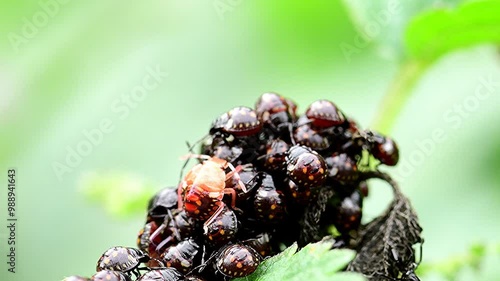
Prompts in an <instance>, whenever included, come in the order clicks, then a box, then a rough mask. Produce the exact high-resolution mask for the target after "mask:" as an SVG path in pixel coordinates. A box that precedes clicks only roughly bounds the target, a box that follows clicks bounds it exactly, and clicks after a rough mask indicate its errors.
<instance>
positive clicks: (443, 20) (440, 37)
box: [405, 0, 500, 61]
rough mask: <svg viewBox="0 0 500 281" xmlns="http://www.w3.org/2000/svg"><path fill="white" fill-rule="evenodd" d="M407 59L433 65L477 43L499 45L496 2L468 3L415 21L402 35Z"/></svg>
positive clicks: (499, 16)
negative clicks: (434, 62)
mask: <svg viewBox="0 0 500 281" xmlns="http://www.w3.org/2000/svg"><path fill="white" fill-rule="evenodd" d="M405 43H406V47H407V50H408V55H409V56H410V57H413V58H418V59H419V60H426V61H433V60H435V59H437V58H439V57H440V56H442V55H444V54H446V53H448V52H450V51H454V50H456V49H458V48H463V47H467V46H471V45H475V44H480V43H497V44H498V43H500V1H498V0H483V1H474V2H468V3H466V4H463V5H461V6H460V7H458V8H457V9H455V10H433V11H429V12H427V13H424V14H422V15H420V16H418V17H416V18H415V19H414V20H413V21H412V22H411V23H410V24H409V26H408V28H407V30H406V34H405Z"/></svg>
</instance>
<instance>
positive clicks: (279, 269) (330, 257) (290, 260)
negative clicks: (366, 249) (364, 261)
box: [235, 242, 366, 281]
mask: <svg viewBox="0 0 500 281" xmlns="http://www.w3.org/2000/svg"><path fill="white" fill-rule="evenodd" d="M331 247H332V243H331V242H318V243H314V244H309V245H307V246H306V247H304V248H303V249H302V250H300V251H299V252H296V251H297V248H298V247H297V245H296V244H294V245H292V246H290V247H289V248H287V249H286V250H285V251H283V252H282V253H281V254H279V255H276V256H274V257H271V258H269V259H267V260H265V261H264V262H262V264H261V265H260V266H259V267H258V268H257V270H256V271H255V272H254V273H252V274H251V275H249V276H247V277H243V278H238V279H235V280H239V281H257V280H258V281H267V280H269V281H271V280H283V281H295V280H297V281H299V280H307V279H311V280H315V281H322V280H325V281H326V280H328V281H330V280H333V281H335V280H337V281H362V280H366V279H365V278H364V277H363V276H362V275H360V274H357V273H352V272H339V271H340V270H342V269H343V268H345V267H346V266H347V264H348V263H349V262H350V261H351V260H352V259H353V258H354V255H355V253H354V252H353V251H351V250H330V249H331Z"/></svg>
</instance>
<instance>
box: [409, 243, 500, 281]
mask: <svg viewBox="0 0 500 281" xmlns="http://www.w3.org/2000/svg"><path fill="white" fill-rule="evenodd" d="M499 264H500V244H499V245H484V244H476V245H473V246H471V247H470V249H469V251H468V252H467V253H466V254H464V255H460V256H455V257H451V258H449V259H447V260H444V261H441V262H437V263H423V264H422V265H421V266H420V267H419V268H418V273H419V275H422V276H423V280H436V281H438V280H439V281H441V280H442V281H452V280H457V281H462V280H464V281H465V280H476V281H494V280H500V267H499V266H498V265H499Z"/></svg>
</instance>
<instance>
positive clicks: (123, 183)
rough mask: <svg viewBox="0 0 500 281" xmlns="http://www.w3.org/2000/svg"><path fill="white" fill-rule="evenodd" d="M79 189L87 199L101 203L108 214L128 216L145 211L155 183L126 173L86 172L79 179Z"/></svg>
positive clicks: (120, 216)
mask: <svg viewBox="0 0 500 281" xmlns="http://www.w3.org/2000/svg"><path fill="white" fill-rule="evenodd" d="M80 190H81V192H82V193H83V194H84V195H85V197H86V198H87V199H88V200H89V201H91V202H94V203H98V204H100V205H102V206H103V207H104V209H105V210H106V211H107V212H108V213H109V214H110V215H112V216H114V217H118V218H128V217H130V216H131V215H134V214H143V213H144V212H145V210H146V206H147V203H148V201H149V199H150V198H151V196H153V195H154V192H155V185H154V184H151V183H149V182H147V181H145V180H143V179H141V178H139V177H136V176H132V175H128V174H120V173H108V174H97V173H88V174H85V175H84V176H82V178H81V180H80Z"/></svg>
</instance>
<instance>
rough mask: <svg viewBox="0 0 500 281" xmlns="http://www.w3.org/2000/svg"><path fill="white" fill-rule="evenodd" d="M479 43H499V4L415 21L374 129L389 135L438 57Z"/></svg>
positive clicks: (491, 0)
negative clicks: (416, 86) (419, 82)
mask: <svg viewBox="0 0 500 281" xmlns="http://www.w3.org/2000/svg"><path fill="white" fill-rule="evenodd" d="M481 43H494V44H500V1H498V0H482V1H481V0H480V1H474V2H467V3H465V4H463V5H461V6H460V7H458V8H457V9H454V10H449V9H436V10H432V11H428V12H425V13H423V14H421V15H419V16H417V17H416V18H414V19H413V20H412V21H411V22H410V24H409V26H408V27H407V29H406V32H405V45H406V51H407V58H406V61H405V62H404V63H403V64H402V65H401V67H400V69H399V71H398V73H397V74H396V77H395V78H394V80H393V82H392V84H391V85H390V87H389V90H388V92H387V94H386V95H385V97H384V100H383V101H382V103H381V106H380V109H379V110H378V112H380V115H379V116H377V118H376V120H375V122H374V125H373V127H374V128H376V129H378V130H379V131H380V132H382V133H386V134H387V133H389V132H390V130H391V129H392V127H393V126H394V123H395V122H396V118H397V117H398V116H399V114H400V113H401V111H402V110H403V108H404V105H405V104H406V103H407V102H408V100H409V99H410V97H411V94H412V92H413V88H414V86H415V85H416V84H417V83H418V81H419V79H420V78H421V77H422V76H423V75H424V74H425V72H426V70H427V69H428V68H429V67H430V66H431V65H432V64H433V63H434V62H435V61H436V60H437V59H439V58H440V57H441V56H443V55H445V54H447V53H449V52H452V51H455V50H457V49H459V48H464V47H468V46H472V45H476V44H481Z"/></svg>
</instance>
